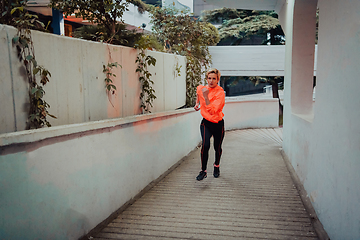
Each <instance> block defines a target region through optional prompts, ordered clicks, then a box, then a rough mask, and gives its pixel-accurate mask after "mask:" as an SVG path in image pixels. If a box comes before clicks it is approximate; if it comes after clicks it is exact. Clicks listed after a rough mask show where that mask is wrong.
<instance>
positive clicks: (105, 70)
mask: <svg viewBox="0 0 360 240" xmlns="http://www.w3.org/2000/svg"><path fill="white" fill-rule="evenodd" d="M118 66H120V67H122V66H121V65H120V64H118V63H117V62H114V63H108V64H107V65H103V73H105V75H106V78H105V88H106V91H108V92H110V93H111V94H115V91H116V86H115V85H114V84H113V81H112V80H111V77H116V75H115V74H114V73H112V72H111V69H112V68H113V67H118Z"/></svg>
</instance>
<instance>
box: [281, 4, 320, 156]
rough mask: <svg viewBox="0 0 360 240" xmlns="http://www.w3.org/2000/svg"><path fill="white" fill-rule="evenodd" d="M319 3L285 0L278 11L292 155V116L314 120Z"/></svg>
mask: <svg viewBox="0 0 360 240" xmlns="http://www.w3.org/2000/svg"><path fill="white" fill-rule="evenodd" d="M316 8H317V0H286V2H285V3H284V4H283V5H282V7H281V10H280V11H279V20H280V23H281V25H282V27H283V29H284V32H285V38H286V46H285V48H286V50H285V74H284V75H285V83H284V116H283V119H284V125H283V127H284V132H283V139H284V142H283V149H284V151H285V153H287V154H289V153H290V152H291V149H290V148H291V146H292V145H291V139H292V138H291V132H292V131H291V128H292V126H291V123H292V115H293V114H297V115H298V116H302V117H306V119H307V120H309V119H310V121H311V119H312V102H313V100H312V93H313V89H312V87H313V74H314V53H315V31H316Z"/></svg>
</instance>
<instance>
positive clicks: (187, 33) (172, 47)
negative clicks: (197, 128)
mask: <svg viewBox="0 0 360 240" xmlns="http://www.w3.org/2000/svg"><path fill="white" fill-rule="evenodd" d="M151 18H152V20H151V22H152V24H153V32H154V34H155V36H156V37H157V38H158V40H159V42H163V43H164V45H168V46H169V47H168V48H167V50H168V51H169V52H172V53H176V54H179V55H182V56H186V58H187V65H186V73H187V74H186V82H187V92H186V96H187V99H186V104H187V106H193V105H194V104H195V99H196V92H195V90H194V89H192V88H195V89H196V87H197V86H198V85H199V84H200V83H201V82H202V76H204V73H205V72H206V70H207V69H208V68H209V66H210V62H211V56H210V54H209V50H208V46H210V45H216V44H217V42H218V41H219V34H218V32H217V29H216V28H215V27H214V26H213V25H212V24H210V23H207V22H200V21H199V20H198V19H195V18H194V17H192V16H190V15H188V14H187V13H186V12H180V11H179V10H177V9H175V8H165V7H164V8H154V9H153V11H152V12H151Z"/></svg>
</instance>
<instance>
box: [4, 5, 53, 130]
mask: <svg viewBox="0 0 360 240" xmlns="http://www.w3.org/2000/svg"><path fill="white" fill-rule="evenodd" d="M5 2H6V1H5ZM7 3H8V5H7V8H3V7H4V5H2V10H5V11H4V12H2V15H1V16H2V17H3V18H2V19H1V21H5V22H6V23H7V24H10V25H13V26H16V27H17V29H18V32H17V34H16V36H15V37H13V39H12V43H13V45H14V46H15V47H16V49H17V52H18V57H19V60H20V61H21V62H22V63H23V64H24V68H25V72H26V78H27V81H28V83H29V100H30V108H29V114H28V119H27V129H34V128H35V129H36V128H41V127H43V126H45V125H46V126H48V127H50V126H51V124H50V123H49V121H48V120H47V116H50V117H53V118H56V117H55V116H53V115H51V114H50V113H49V112H48V108H49V107H50V105H49V104H48V103H47V102H46V101H45V100H44V99H43V97H44V95H45V91H44V89H43V86H45V85H46V84H47V83H48V82H49V77H51V73H50V72H49V70H47V69H46V68H44V67H43V66H41V65H38V63H37V61H36V59H35V51H34V45H33V41H32V38H31V31H30V29H41V30H45V29H44V24H43V23H41V22H40V21H38V17H37V16H36V15H32V14H29V13H28V12H27V11H26V10H25V5H26V3H27V1H13V2H7ZM9 13H10V15H9ZM37 77H40V83H38V82H37Z"/></svg>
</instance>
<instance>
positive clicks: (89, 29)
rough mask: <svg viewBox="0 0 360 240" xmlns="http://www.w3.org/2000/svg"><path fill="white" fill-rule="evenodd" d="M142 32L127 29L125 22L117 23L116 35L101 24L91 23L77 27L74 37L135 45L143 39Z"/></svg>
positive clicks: (129, 45)
mask: <svg viewBox="0 0 360 240" xmlns="http://www.w3.org/2000/svg"><path fill="white" fill-rule="evenodd" d="M141 35H142V34H141V33H139V32H136V30H127V29H126V26H125V24H122V23H119V24H117V25H116V31H115V35H112V34H111V32H109V30H108V29H107V28H105V27H104V26H101V25H89V26H82V27H80V28H77V29H76V30H75V31H74V32H73V37H76V38H81V39H86V40H90V41H97V42H109V43H111V44H115V45H123V46H128V47H133V46H134V45H135V43H136V42H137V41H139V40H140V39H141Z"/></svg>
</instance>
